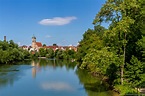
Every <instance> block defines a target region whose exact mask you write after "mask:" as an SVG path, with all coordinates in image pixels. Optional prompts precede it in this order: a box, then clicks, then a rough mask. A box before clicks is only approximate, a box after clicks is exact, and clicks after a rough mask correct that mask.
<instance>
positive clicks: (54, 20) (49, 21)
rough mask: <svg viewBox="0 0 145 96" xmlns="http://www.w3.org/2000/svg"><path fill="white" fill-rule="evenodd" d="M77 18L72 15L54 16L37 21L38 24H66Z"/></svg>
mask: <svg viewBox="0 0 145 96" xmlns="http://www.w3.org/2000/svg"><path fill="white" fill-rule="evenodd" d="M75 19H77V18H76V17H74V16H71V17H54V18H52V19H43V20H41V21H39V24H41V25H57V26H60V25H66V24H69V23H70V22H71V21H72V20H75Z"/></svg>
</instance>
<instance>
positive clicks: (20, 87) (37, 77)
mask: <svg viewBox="0 0 145 96" xmlns="http://www.w3.org/2000/svg"><path fill="white" fill-rule="evenodd" d="M75 65H76V64H75V63H72V62H68V61H60V60H59V61H55V60H44V59H39V60H36V61H31V62H22V63H20V64H16V65H4V66H0V96H118V95H117V94H116V93H114V92H112V91H106V90H107V88H106V85H104V84H102V83H101V81H100V80H99V78H94V77H92V76H91V75H90V74H88V72H86V71H84V70H80V69H77V67H76V66H75Z"/></svg>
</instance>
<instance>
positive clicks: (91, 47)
mask: <svg viewBox="0 0 145 96" xmlns="http://www.w3.org/2000/svg"><path fill="white" fill-rule="evenodd" d="M144 1H145V0H107V1H106V3H105V4H104V5H103V6H102V8H101V9H100V11H99V12H98V13H97V15H96V17H95V19H94V21H93V24H95V27H94V29H88V30H87V31H86V32H85V33H84V35H83V39H82V40H81V41H80V45H79V48H78V53H77V54H78V55H77V56H78V58H77V60H78V61H81V64H80V67H81V68H87V69H88V70H89V71H91V72H95V73H99V74H102V75H105V76H108V78H109V82H110V84H113V86H116V85H121V86H128V85H129V86H130V88H136V87H139V86H140V85H141V83H142V80H143V78H142V74H144V73H143V69H144V68H143V67H144V66H145V65H144V60H145V59H144V58H145V50H144V49H145V37H144V35H145V25H144V20H145V11H144V6H145V2H144ZM102 23H107V24H108V26H109V27H108V29H105V28H104V27H102V26H101V25H102ZM110 67H112V68H110ZM108 72H110V73H111V74H113V75H114V76H113V75H110V74H109V73H108ZM119 78H120V79H119ZM118 90H119V91H122V90H121V88H120V89H118Z"/></svg>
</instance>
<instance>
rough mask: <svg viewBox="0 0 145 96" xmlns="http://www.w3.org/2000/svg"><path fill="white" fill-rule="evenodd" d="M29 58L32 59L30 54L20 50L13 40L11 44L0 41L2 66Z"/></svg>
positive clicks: (0, 62)
mask: <svg viewBox="0 0 145 96" xmlns="http://www.w3.org/2000/svg"><path fill="white" fill-rule="evenodd" d="M28 58H30V54H29V52H28V51H26V50H22V49H20V48H18V45H17V44H15V43H14V42H13V40H10V41H9V42H6V41H0V64H7V63H11V62H17V61H21V60H24V59H28Z"/></svg>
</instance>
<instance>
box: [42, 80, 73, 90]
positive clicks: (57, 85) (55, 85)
mask: <svg viewBox="0 0 145 96" xmlns="http://www.w3.org/2000/svg"><path fill="white" fill-rule="evenodd" d="M41 88H42V89H44V90H55V91H73V90H74V89H73V88H72V87H71V86H70V85H69V84H67V83H65V82H43V83H42V84H41Z"/></svg>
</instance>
